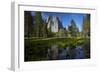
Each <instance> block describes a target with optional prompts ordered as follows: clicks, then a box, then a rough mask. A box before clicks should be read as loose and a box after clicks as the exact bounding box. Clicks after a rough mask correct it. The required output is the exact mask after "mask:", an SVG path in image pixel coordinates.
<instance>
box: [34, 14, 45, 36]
mask: <svg viewBox="0 0 100 73" xmlns="http://www.w3.org/2000/svg"><path fill="white" fill-rule="evenodd" d="M42 24H43V22H42V16H41V12H35V16H34V32H35V35H36V37H41V36H42V34H41V30H42Z"/></svg>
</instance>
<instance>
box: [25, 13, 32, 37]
mask: <svg viewBox="0 0 100 73" xmlns="http://www.w3.org/2000/svg"><path fill="white" fill-rule="evenodd" d="M32 19H33V17H32V16H31V12H29V11H25V12H24V20H25V21H24V23H25V24H24V25H25V26H24V28H25V29H24V34H25V37H31V36H32V34H33V20H32Z"/></svg>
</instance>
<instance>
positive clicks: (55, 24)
mask: <svg viewBox="0 0 100 73" xmlns="http://www.w3.org/2000/svg"><path fill="white" fill-rule="evenodd" d="M46 23H47V28H50V29H51V31H52V32H58V30H59V29H60V28H63V26H62V23H61V22H60V20H59V18H58V17H56V16H49V17H47V19H46Z"/></svg>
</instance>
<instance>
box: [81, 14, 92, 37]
mask: <svg viewBox="0 0 100 73" xmlns="http://www.w3.org/2000/svg"><path fill="white" fill-rule="evenodd" d="M82 32H83V36H84V37H89V36H90V14H86V15H85V16H84V18H83V26H82Z"/></svg>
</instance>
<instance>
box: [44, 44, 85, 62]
mask: <svg viewBox="0 0 100 73" xmlns="http://www.w3.org/2000/svg"><path fill="white" fill-rule="evenodd" d="M46 55H47V58H48V60H63V59H83V58H84V55H85V54H84V50H83V48H82V47H81V46H76V47H75V48H70V46H67V47H65V48H58V46H57V45H53V46H51V48H48V49H47V54H46Z"/></svg>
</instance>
